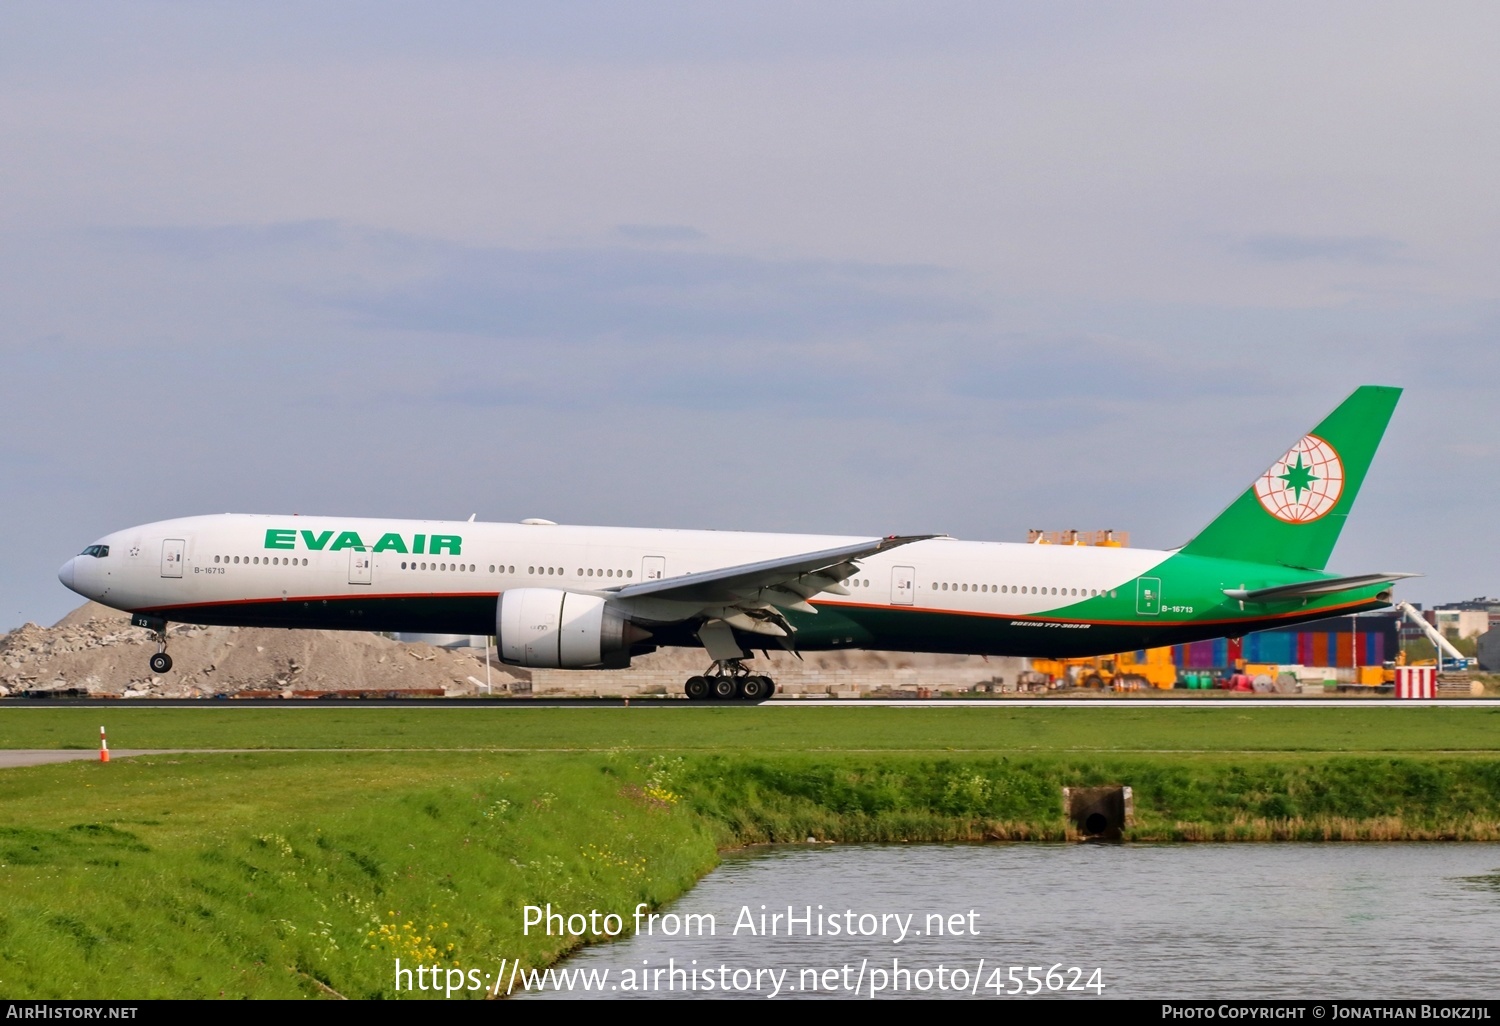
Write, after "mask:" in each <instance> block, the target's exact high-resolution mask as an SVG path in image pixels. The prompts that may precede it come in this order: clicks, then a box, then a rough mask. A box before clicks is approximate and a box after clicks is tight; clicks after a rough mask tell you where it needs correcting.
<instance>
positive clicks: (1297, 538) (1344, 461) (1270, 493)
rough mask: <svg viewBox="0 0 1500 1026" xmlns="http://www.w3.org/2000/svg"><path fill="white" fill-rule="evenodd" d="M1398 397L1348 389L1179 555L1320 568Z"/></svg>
mask: <svg viewBox="0 0 1500 1026" xmlns="http://www.w3.org/2000/svg"><path fill="white" fill-rule="evenodd" d="M1400 397H1401V389H1399V388H1390V387H1388V386H1384V385H1364V386H1361V387H1360V388H1357V389H1355V390H1354V394H1353V395H1351V396H1350V397H1349V398H1348V399H1345V400H1344V401H1343V403H1342V404H1340V406H1339V408H1338V409H1336V410H1334V411H1333V412H1332V413H1330V414H1329V415H1328V416H1327V417H1325V418H1323V421H1322V423H1320V424H1319V425H1318V426H1317V427H1315V428H1313V429H1312V433H1311V434H1308V435H1304V436H1303V437H1302V439H1301V440H1300V441H1299V442H1297V444H1296V445H1294V446H1292V447H1291V448H1290V449H1288V450H1287V451H1286V454H1285V455H1283V456H1282V457H1281V458H1280V459H1278V460H1277V461H1276V462H1275V463H1273V464H1271V467H1270V469H1269V470H1267V471H1266V472H1265V473H1264V474H1262V475H1261V476H1260V477H1259V478H1258V479H1257V480H1256V481H1255V483H1254V484H1252V485H1251V486H1250V487H1249V488H1247V489H1246V490H1245V492H1244V494H1242V495H1241V496H1240V497H1239V498H1238V499H1236V500H1235V501H1234V503H1233V504H1232V505H1231V506H1230V507H1229V508H1228V509H1226V510H1225V511H1224V512H1223V513H1220V514H1219V516H1218V517H1217V518H1216V519H1215V520H1214V521H1213V523H1211V524H1209V525H1208V526H1207V527H1205V528H1204V529H1203V530H1202V531H1201V532H1200V533H1199V534H1198V536H1197V537H1196V538H1194V539H1193V540H1192V541H1190V542H1188V543H1187V545H1186V546H1184V547H1183V550H1182V551H1183V552H1184V553H1186V554H1189V555H1194V556H1215V557H1218V558H1221V559H1238V560H1245V561H1246V562H1252V563H1278V564H1282V565H1284V566H1295V567H1302V568H1304V569H1307V570H1322V569H1323V568H1324V567H1326V566H1327V565H1328V557H1329V556H1330V555H1331V554H1332V552H1333V546H1334V543H1335V542H1337V541H1338V540H1339V532H1340V531H1342V530H1343V529H1344V520H1345V518H1347V517H1348V516H1349V510H1350V508H1351V507H1352V506H1353V505H1354V499H1355V497H1356V496H1357V495H1358V494H1359V488H1360V485H1362V484H1364V481H1365V472H1366V471H1367V470H1369V469H1370V461H1371V460H1372V459H1373V458H1374V456H1375V449H1376V447H1377V446H1379V445H1380V438H1381V436H1382V435H1384V434H1385V427H1386V425H1387V424H1388V423H1390V419H1391V413H1392V412H1393V411H1394V410H1395V409H1396V400H1397V399H1399V398H1400Z"/></svg>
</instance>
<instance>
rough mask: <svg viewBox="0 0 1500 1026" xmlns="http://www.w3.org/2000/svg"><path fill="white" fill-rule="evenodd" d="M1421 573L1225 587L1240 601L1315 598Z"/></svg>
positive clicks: (1365, 575) (1360, 575)
mask: <svg viewBox="0 0 1500 1026" xmlns="http://www.w3.org/2000/svg"><path fill="white" fill-rule="evenodd" d="M1421 576H1422V575H1421V574H1359V575H1358V576H1355V577H1325V578H1324V579H1322V580H1320V581H1300V582H1298V583H1297V584H1279V585H1277V586H1276V587H1274V588H1255V589H1253V590H1250V591H1246V590H1245V589H1244V588H1225V589H1224V594H1225V595H1228V596H1229V597H1230V598H1232V599H1238V600H1239V601H1240V602H1286V601H1289V600H1291V599H1299V598H1314V597H1316V596H1318V595H1331V594H1333V593H1334V592H1336V591H1349V590H1351V589H1353V588H1368V587H1369V586H1370V585H1372V584H1389V583H1391V582H1392V581H1399V580H1402V579H1404V578H1407V577H1421Z"/></svg>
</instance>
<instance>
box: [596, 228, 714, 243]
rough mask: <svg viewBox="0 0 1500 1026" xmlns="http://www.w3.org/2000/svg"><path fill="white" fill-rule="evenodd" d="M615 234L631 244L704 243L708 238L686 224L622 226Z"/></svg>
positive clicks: (616, 229)
mask: <svg viewBox="0 0 1500 1026" xmlns="http://www.w3.org/2000/svg"><path fill="white" fill-rule="evenodd" d="M615 234H616V235H618V236H620V238H622V239H628V240H629V241H631V242H702V241H703V240H704V239H706V238H708V236H707V235H704V234H703V233H702V232H700V231H699V230H698V229H696V228H690V227H688V226H687V225H685V224H622V225H618V226H616V228H615Z"/></svg>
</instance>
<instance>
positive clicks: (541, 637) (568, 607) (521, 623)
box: [495, 588, 651, 670]
mask: <svg viewBox="0 0 1500 1026" xmlns="http://www.w3.org/2000/svg"><path fill="white" fill-rule="evenodd" d="M650 636H651V635H650V633H648V632H647V631H645V630H642V629H641V628H640V627H637V626H636V625H635V624H633V623H631V622H630V621H629V620H626V619H625V618H624V617H623V616H621V615H620V614H619V613H617V612H615V611H614V610H613V609H611V608H609V603H608V601H607V600H606V599H602V598H600V597H599V596H597V595H581V594H579V593H577V592H572V591H560V590H558V589H556V588H514V589H511V590H510V591H505V592H502V593H501V595H500V601H499V604H498V605H497V606H496V608H495V638H496V641H497V642H498V644H499V648H500V659H501V661H503V662H506V663H510V664H511V665H513V666H529V667H534V668H536V669H541V670H597V669H620V668H623V667H626V666H629V665H630V646H631V645H632V644H634V643H635V642H637V641H644V640H646V639H647V638H649V637H650Z"/></svg>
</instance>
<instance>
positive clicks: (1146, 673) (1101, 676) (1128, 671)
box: [1031, 648, 1177, 691]
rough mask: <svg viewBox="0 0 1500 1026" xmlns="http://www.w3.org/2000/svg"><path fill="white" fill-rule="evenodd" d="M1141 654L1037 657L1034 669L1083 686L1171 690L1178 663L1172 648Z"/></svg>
mask: <svg viewBox="0 0 1500 1026" xmlns="http://www.w3.org/2000/svg"><path fill="white" fill-rule="evenodd" d="M1139 654H1141V653H1136V652H1120V653H1118V654H1116V655H1106V656H1089V657H1087V658H1080V659H1033V660H1032V661H1031V668H1032V669H1033V670H1036V671H1038V672H1041V673H1045V674H1047V675H1048V676H1049V677H1052V678H1053V679H1055V680H1059V681H1065V682H1067V683H1068V684H1071V685H1073V686H1074V687H1082V688H1110V689H1113V690H1115V691H1138V690H1142V689H1144V688H1162V689H1169V688H1171V687H1173V686H1174V685H1175V684H1176V683H1177V665H1176V664H1175V663H1173V662H1172V650H1171V648H1150V649H1146V651H1145V653H1144V659H1143V660H1140V661H1138V660H1137V659H1136V656H1137V655H1139Z"/></svg>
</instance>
